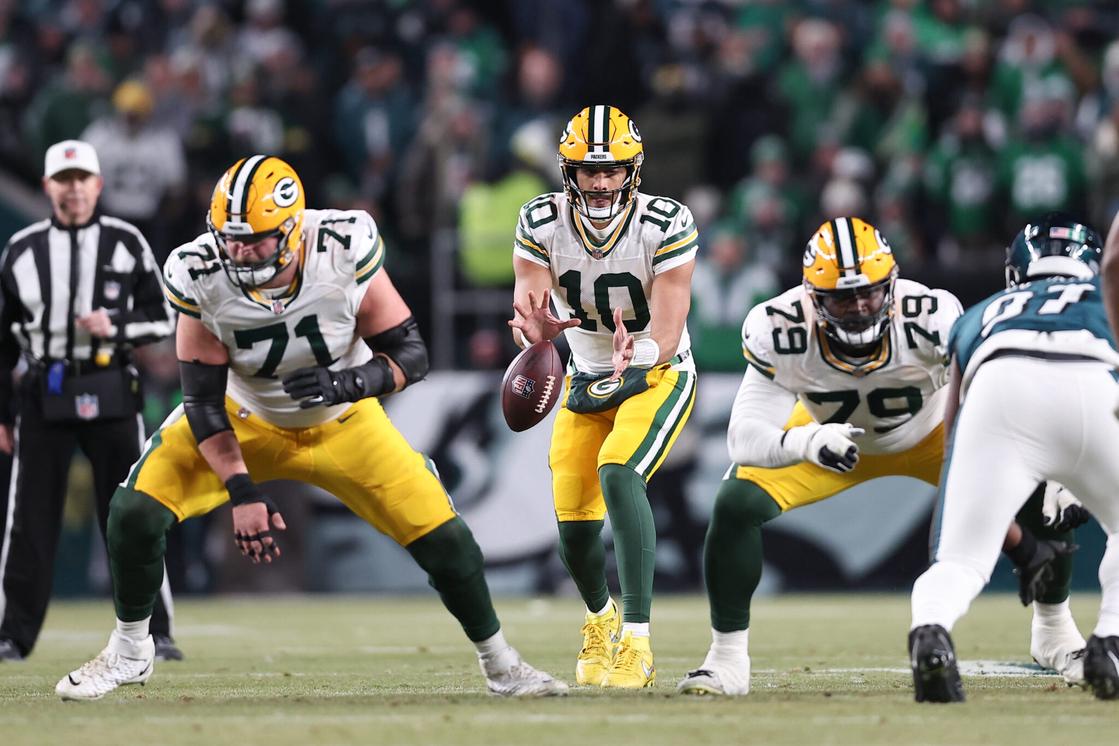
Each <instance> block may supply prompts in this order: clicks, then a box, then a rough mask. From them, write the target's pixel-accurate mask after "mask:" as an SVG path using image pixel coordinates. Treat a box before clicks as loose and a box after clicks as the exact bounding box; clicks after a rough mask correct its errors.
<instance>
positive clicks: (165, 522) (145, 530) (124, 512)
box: [106, 487, 175, 554]
mask: <svg viewBox="0 0 1119 746" xmlns="http://www.w3.org/2000/svg"><path fill="white" fill-rule="evenodd" d="M174 523H175V514H174V513H172V512H171V511H170V510H168V509H167V508H165V507H164V506H163V505H162V504H161V503H160V502H159V501H158V500H156V499H155V498H154V497H152V496H151V495H147V494H144V493H143V492H137V491H136V490H132V489H129V488H128V487H117V491H116V492H114V493H113V497H112V499H111V500H110V501H109V525H108V531H107V536H106V539H107V541H108V545H109V553H110V554H113V553H115V552H118V551H121V550H127V549H128V547H130V546H145V545H148V544H150V543H151V542H152V541H155V540H159V539H162V538H163V536H164V535H165V534H166V533H167V529H169V528H171V526H172V525H173V524H174Z"/></svg>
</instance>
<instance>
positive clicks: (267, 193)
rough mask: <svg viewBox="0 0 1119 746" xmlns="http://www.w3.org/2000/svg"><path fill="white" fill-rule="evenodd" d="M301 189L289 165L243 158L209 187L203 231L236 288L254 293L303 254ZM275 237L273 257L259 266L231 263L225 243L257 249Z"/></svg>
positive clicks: (270, 159)
mask: <svg viewBox="0 0 1119 746" xmlns="http://www.w3.org/2000/svg"><path fill="white" fill-rule="evenodd" d="M304 207H306V200H305V198H304V196H303V183H302V182H301V181H300V180H299V174H297V173H296V172H295V169H294V168H292V167H291V166H290V165H288V164H287V163H285V162H284V161H282V160H280V159H279V158H277V157H275V156H271V155H253V156H249V157H248V158H242V159H241V160H239V161H237V162H236V163H234V164H233V165H232V166H230V167H229V170H227V171H226V172H225V173H224V174H223V175H222V177H221V179H219V180H218V183H217V186H215V187H214V195H213V197H211V198H210V211H209V213H207V215H206V227H207V228H209V230H210V233H211V234H212V235H213V236H214V240H215V242H216V243H217V246H218V254H219V256H220V258H221V262H222V266H223V267H224V268H225V272H226V274H227V275H229V279H231V280H232V281H233V282H234V283H236V284H237V285H240V286H241V287H244V288H258V287H260V286H261V285H264V284H265V283H267V282H268V281H269V280H271V279H272V278H274V277H275V276H276V275H277V274H279V273H280V272H281V271H283V269H284V268H285V267H287V266H288V265H289V264H291V262H292V261H293V260H294V259H295V257H296V256H298V254H299V252H300V251H301V250H302V248H303V208H304ZM272 236H276V237H278V238H279V239H280V241H279V244H278V245H277V247H276V252H275V253H274V254H273V255H272V256H270V257H268V258H267V259H264V260H262V261H260V262H256V263H254V264H243V263H239V262H235V261H234V260H233V258H232V257H231V256H230V255H229V253H228V252H227V251H226V241H228V240H230V239H232V240H236V241H240V242H242V243H256V242H257V241H262V240H264V239H266V238H270V237H272Z"/></svg>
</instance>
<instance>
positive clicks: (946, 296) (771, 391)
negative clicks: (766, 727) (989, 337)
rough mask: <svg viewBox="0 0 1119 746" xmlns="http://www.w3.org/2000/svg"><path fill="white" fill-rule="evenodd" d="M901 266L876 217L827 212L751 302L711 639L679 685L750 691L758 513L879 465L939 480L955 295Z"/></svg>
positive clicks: (719, 502) (710, 540)
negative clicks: (783, 278)
mask: <svg viewBox="0 0 1119 746" xmlns="http://www.w3.org/2000/svg"><path fill="white" fill-rule="evenodd" d="M897 273H898V269H897V264H896V262H895V261H894V256H893V253H892V251H891V250H890V246H889V244H888V243H887V242H886V239H885V238H884V237H883V236H882V235H881V234H880V233H879V232H878V231H877V230H876V229H875V228H874V226H872V225H870V224H869V223H866V222H864V221H863V220H860V219H858V218H847V217H841V218H836V219H835V220H831V221H829V222H826V223H824V224H823V225H821V226H820V228H819V229H818V230H817V231H816V233H815V234H814V235H813V236H812V238H811V239H810V240H809V242H808V245H807V248H806V249H805V252H804V283H803V284H802V285H801V286H798V287H795V288H793V289H791V290H788V291H786V292H785V293H783V294H781V295H779V296H777V297H776V298H773V299H772V300H769V301H767V302H765V303H762V304H760V305H758V306H755V307H754V308H753V309H752V310H751V311H750V313H749V315H747V317H746V322H745V324H744V325H743V327H742V351H743V354H744V355H745V357H746V361H747V363H749V367H748V368H747V371H746V374H745V376H744V378H743V381H742V385H741V387H740V388H739V391H738V395H737V397H736V398H735V402H734V408H733V410H732V413H731V421H730V428H729V432H728V435H727V440H728V444H729V449H730V456H731V460H732V461H733V462H734V465H733V466H731V468H730V470H729V471H728V473H727V476H726V478H725V479H724V481H723V483H722V485H721V487H720V488H719V492H718V495H717V496H716V498H715V506H714V510H713V513H712V516H711V523H710V527H709V528H708V532H707V540H706V542H705V545H704V574H705V577H706V581H707V592H708V599H709V601H710V605H711V626H712V637H713V642H712V645H711V649H710V651H709V652H708V654H707V658H706V659H705V660H704V662H703V665H701V666H700V667H699V668H698V669H697V670H695V671H691V672H690V673H688V675H687V676H686V677H685V678H684V679H683V680H682V681H681V682H680V684H679V687H678V689H679V691H681V692H684V693H688V694H729V695H742V694H746V693H747V692H748V691H749V686H750V658H749V653H748V648H747V641H748V636H749V624H750V599H751V596H752V594H753V592H754V590H755V589H756V588H757V585H758V582H759V580H760V579H761V571H762V541H761V526H762V524H764V523H765V522H766V521H769V520H771V519H773V518H776V517H777V516H778V515H780V514H781V513H782V512H784V511H786V510H792V509H793V508H798V507H801V506H803V505H808V504H810V503H814V502H817V501H819V500H823V499H826V498H828V497H831V496H832V495H835V494H836V493H838V492H841V491H843V490H845V489H847V488H849V487H852V486H854V485H856V484H859V483H861V482H865V481H868V480H870V479H874V478H876V477H883V476H888V475H904V476H910V477H916V478H918V479H921V480H923V481H925V482H928V483H929V484H936V483H937V479H938V476H939V474H940V464H941V454H942V452H943V446H942V442H943V433H942V429H941V412H942V411H943V408H944V395H945V391H944V388H943V387H944V384H945V383H946V381H947V371H946V368H945V359H944V345H945V343H946V342H947V340H948V331H949V329H951V327H952V323H953V322H954V321H955V320H956V318H958V317H959V315H960V313H961V308H960V303H959V301H957V300H956V298H955V297H954V296H953V295H952V294H951V293H949V292H946V291H944V290H934V289H930V288H927V287H925V286H924V285H921V284H919V283H916V282H913V281H910V280H903V279H898V277H897Z"/></svg>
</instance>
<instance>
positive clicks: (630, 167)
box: [556, 106, 645, 220]
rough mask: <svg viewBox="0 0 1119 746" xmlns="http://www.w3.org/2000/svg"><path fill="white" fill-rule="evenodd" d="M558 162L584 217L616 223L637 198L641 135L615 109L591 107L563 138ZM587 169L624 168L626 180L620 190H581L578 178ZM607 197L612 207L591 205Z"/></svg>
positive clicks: (565, 184) (565, 187)
mask: <svg viewBox="0 0 1119 746" xmlns="http://www.w3.org/2000/svg"><path fill="white" fill-rule="evenodd" d="M556 159H557V160H558V162H559V167H560V176H561V177H562V180H563V191H564V193H565V194H566V195H567V200H568V202H570V203H571V206H572V208H573V209H574V210H575V211H576V212H578V213H579V214H581V215H583V216H584V217H587V218H589V219H591V220H612V219H614V218H615V217H617V216H618V215H620V214H622V212H624V211H625V210H626V208H627V207H629V205H630V203H631V202H633V200H634V199H636V197H637V187H638V186H639V185H640V184H641V164H642V163H643V162H644V160H645V153H644V148H643V146H642V144H641V134H640V132H638V130H637V125H636V124H634V122H633V120H632V119H630V118H629V117H627V116H626V115H625V114H623V113H622V112H621V111H620V110H618V109H617V108H615V107H613V106H588V107H587V108H585V109H583V110H582V111H580V112H579V113H578V114H576V115H575V116H574V117H572V118H571V121H569V122H568V123H567V127H566V128H565V129H564V131H563V134H562V135H561V136H560V144H559V153H558V154H557V155H556ZM586 168H591V169H612V168H624V169H625V171H626V176H625V179H624V180H623V181H622V183H621V184H620V185H619V186H618V187H617V188H616V189H611V190H606V191H595V190H589V189H583V188H582V187H580V186H579V178H578V174H579V171H580V169H586ZM607 195H609V197H610V204H609V205H605V206H602V207H596V206H593V205H592V204H591V200H593V199H601V198H602V197H604V196H607Z"/></svg>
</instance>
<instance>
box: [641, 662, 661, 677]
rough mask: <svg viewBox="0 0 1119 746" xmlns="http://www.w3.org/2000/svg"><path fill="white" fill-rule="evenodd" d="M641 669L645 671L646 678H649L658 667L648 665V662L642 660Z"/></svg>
mask: <svg viewBox="0 0 1119 746" xmlns="http://www.w3.org/2000/svg"><path fill="white" fill-rule="evenodd" d="M641 670H642V671H644V672H645V678H648V677H650V676H652V675H653V672H654V671H656V670H657V669H656V668H654V667H653V666H650V665H648V664H647V663H645V661H641Z"/></svg>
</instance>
